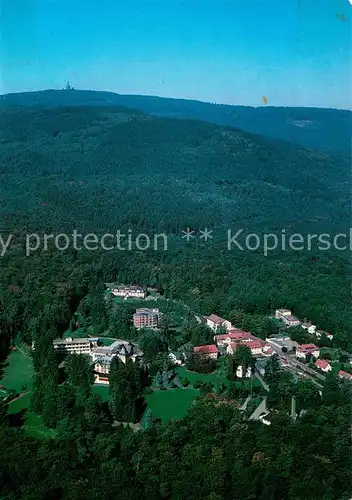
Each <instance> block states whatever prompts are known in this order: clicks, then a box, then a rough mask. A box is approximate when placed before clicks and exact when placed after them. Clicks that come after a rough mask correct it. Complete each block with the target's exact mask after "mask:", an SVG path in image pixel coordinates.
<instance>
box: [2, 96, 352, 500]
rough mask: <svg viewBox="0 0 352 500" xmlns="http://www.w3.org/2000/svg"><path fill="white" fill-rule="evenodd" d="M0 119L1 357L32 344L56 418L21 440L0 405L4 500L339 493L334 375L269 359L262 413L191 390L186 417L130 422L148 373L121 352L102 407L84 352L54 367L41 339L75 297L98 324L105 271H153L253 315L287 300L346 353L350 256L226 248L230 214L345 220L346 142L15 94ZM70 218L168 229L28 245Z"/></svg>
mask: <svg viewBox="0 0 352 500" xmlns="http://www.w3.org/2000/svg"><path fill="white" fill-rule="evenodd" d="M73 94H75V92H72V94H70V95H73ZM18 104H22V103H18ZM160 114H162V113H160ZM0 130H1V136H0V143H1V153H0V155H1V156H0V158H1V161H0V177H1V185H0V223H1V227H0V234H1V236H2V239H1V241H2V242H4V241H5V240H6V239H7V237H9V236H11V240H10V244H9V246H8V248H6V251H4V252H3V255H2V256H1V257H0V259H1V260H0V266H1V267H0V333H1V345H0V349H1V360H2V361H4V360H5V359H6V356H7V354H8V352H9V348H10V347H11V346H12V345H13V344H15V343H16V344H22V343H23V344H25V345H30V344H31V342H32V341H35V342H36V349H35V351H34V354H33V363H34V368H35V372H36V375H35V390H34V392H33V395H32V402H31V404H32V407H33V409H34V411H36V412H37V413H40V414H41V415H42V417H43V419H44V422H45V424H46V425H47V426H48V427H49V428H51V429H55V433H56V434H55V441H54V442H53V441H51V440H44V441H39V440H36V439H33V438H30V437H27V436H25V434H24V433H23V430H22V429H21V427H18V426H16V425H14V422H13V419H12V418H9V417H7V416H6V412H5V408H3V407H2V406H1V415H0V426H1V431H0V436H1V446H2V450H3V451H2V455H1V458H0V491H1V493H0V496H1V498H4V500H15V499H16V500H17V498H23V499H25V500H38V499H43V500H44V499H60V498H63V499H79V498H87V499H96V498H101V499H104V498H106V499H108V498H112V497H114V496H116V497H118V498H121V499H124V498H126V499H127V498H129V499H131V498H136V499H139V498H141V499H142V498H143V499H145V498H147V499H163V498H165V499H174V500H177V499H183V498H185V499H186V498H187V499H189V498H195V499H198V498H199V499H201V498H202V499H203V498H205V499H207V500H221V499H228V498H241V499H248V500H254V499H262V500H266V499H268V500H269V499H270V500H271V499H273V500H276V499H277V500H283V499H286V498H287V499H290V500H301V499H302V500H303V499H308V500H309V499H311V500H314V499H318V498H319V499H323V500H330V499H332V500H335V499H336V500H348V498H350V495H349V491H348V490H349V486H350V476H349V474H350V470H349V469H350V468H349V444H350V443H349V431H348V426H349V411H348V410H349V408H348V406H347V404H346V401H348V399H349V387H348V384H345V383H339V382H337V380H336V378H334V377H331V378H329V377H328V378H327V380H326V382H325V384H324V387H323V390H322V393H321V395H319V393H318V390H317V388H316V387H313V386H312V385H310V384H309V383H302V384H299V385H296V386H294V382H293V381H292V380H286V379H285V377H284V376H282V373H281V372H280V370H279V368H278V367H277V366H275V362H273V366H272V371H271V373H269V375H268V377H269V378H270V377H271V378H270V380H268V383H270V384H271V385H270V390H271V394H270V401H271V403H270V404H271V405H272V407H273V408H274V409H275V411H276V419H275V421H273V424H272V425H271V426H270V427H269V428H267V427H266V426H263V425H262V424H259V423H252V422H248V421H245V420H244V419H243V416H242V414H241V413H240V412H239V410H238V408H236V406H235V405H233V404H230V403H229V402H228V401H229V400H231V395H229V394H227V395H226V397H224V396H223V395H221V397H220V396H219V397H217V396H216V395H214V397H209V395H206V394H201V396H200V397H199V398H198V400H197V401H196V403H195V404H194V405H193V406H192V407H191V409H190V410H189V412H188V414H187V416H186V418H185V419H183V420H181V421H178V422H177V421H175V422H170V423H168V424H161V423H160V422H159V421H155V420H153V419H152V418H150V422H149V425H146V428H145V430H143V431H139V432H133V430H132V429H130V428H129V427H128V426H127V427H123V426H122V425H120V426H119V425H118V426H116V425H115V424H114V425H112V424H113V421H114V420H121V421H123V420H127V421H131V422H135V421H137V420H138V419H137V413H138V412H137V406H138V405H137V404H136V405H135V404H132V403H131V402H133V403H137V402H140V401H143V391H144V390H145V387H146V386H148V382H146V380H145V376H146V374H145V373H144V372H143V371H142V370H139V368H137V366H134V367H133V366H132V365H130V364H128V363H127V364H126V366H123V365H119V364H118V363H117V364H116V366H114V368H113V373H112V383H111V396H112V402H111V404H110V405H108V404H107V403H103V402H102V401H101V399H100V398H99V397H97V395H95V394H93V393H92V391H91V383H92V372H91V369H90V367H89V365H88V364H87V363H85V361H84V358H83V357H82V360H80V361H77V359H76V360H73V359H71V360H70V361H69V362H68V364H67V366H66V367H65V372H66V373H65V374H64V375H63V374H62V369H61V368H60V365H59V362H60V360H58V359H57V357H56V356H55V353H54V352H53V348H52V345H51V340H52V339H53V338H55V337H57V336H59V335H62V334H63V332H64V331H65V330H66V329H67V328H68V326H69V324H70V321H71V320H72V317H73V315H74V313H76V311H77V308H78V310H79V311H81V312H82V313H84V311H85V308H86V309H87V311H89V314H90V316H91V317H92V321H93V322H94V321H96V322H97V323H98V322H100V323H101V322H105V321H107V322H108V321H109V319H108V318H104V314H103V313H102V311H103V309H104V304H103V302H102V291H103V290H104V285H103V284H104V283H105V282H113V281H117V282H120V283H137V284H140V285H143V286H155V287H157V288H158V289H161V290H163V294H164V297H165V298H170V299H175V300H182V302H183V303H184V304H187V307H188V308H189V310H191V311H193V312H196V313H197V314H210V313H213V312H214V313H218V314H220V315H222V316H224V317H229V318H230V319H231V318H234V317H236V314H238V311H241V314H242V315H243V317H244V318H246V319H247V321H248V317H249V316H250V315H253V317H254V318H258V322H257V323H258V324H256V325H255V326H256V327H258V325H259V323H260V322H261V321H262V318H263V317H264V316H268V315H269V314H271V313H272V312H273V310H274V309H275V308H277V307H285V306H287V307H290V308H291V309H292V310H293V311H294V312H295V314H297V315H298V316H300V317H301V318H302V319H304V318H307V319H310V320H311V321H313V322H314V323H315V324H316V325H317V326H318V327H319V328H323V329H324V330H327V331H331V332H332V333H333V334H334V337H335V338H334V341H335V342H336V345H337V346H339V347H341V348H342V349H348V350H350V351H351V339H350V325H351V309H350V276H349V269H348V264H349V256H348V253H346V252H344V251H337V250H331V251H319V250H318V249H317V248H312V249H311V250H310V251H294V250H288V251H283V250H281V249H277V250H275V251H272V252H270V253H269V254H268V255H267V256H264V255H263V251H262V249H260V248H259V249H258V250H257V251H241V250H239V249H237V250H236V249H233V250H231V251H229V250H228V248H227V245H226V241H227V231H228V229H231V230H232V231H234V232H236V231H237V230H238V229H240V228H243V230H244V233H245V234H248V233H253V232H255V233H258V234H260V235H262V234H263V233H264V232H275V231H276V232H278V233H280V231H281V230H282V229H285V230H286V231H287V233H288V234H293V233H295V232H301V233H304V234H305V233H308V232H309V233H330V232H332V233H333V234H335V233H339V232H348V226H349V215H350V214H349V209H350V207H349V200H348V197H349V181H350V179H349V158H348V156H347V155H343V154H341V155H337V154H336V153H333V154H329V153H327V152H321V151H315V150H307V149H304V148H303V147H300V146H295V145H294V144H293V143H292V142H290V143H288V142H282V141H280V140H275V139H268V138H264V137H261V136H256V135H251V134H249V133H248V132H243V131H241V130H239V129H234V128H230V127H228V126H219V125H215V124H211V123H205V122H198V121H193V120H189V121H188V120H179V119H166V118H162V117H152V116H150V115H147V114H144V113H142V112H140V111H136V110H130V109H127V108H121V107H117V106H108V105H106V104H105V105H104V106H103V107H101V106H75V107H59V108H55V107H51V108H46V107H45V106H44V107H25V108H19V107H11V106H8V107H4V108H3V109H2V110H1V112H0ZM186 228H191V229H192V230H194V231H195V234H196V235H197V236H198V235H199V234H200V231H201V230H203V229H204V228H208V229H211V230H212V231H213V239H212V240H211V241H208V242H206V241H204V240H202V239H200V238H198V237H197V238H194V239H191V241H189V242H186V241H185V239H184V238H182V235H183V233H182V231H183V230H185V229H186ZM74 230H77V231H78V232H79V233H82V234H87V233H96V234H98V235H103V234H105V233H113V234H114V233H116V231H117V230H120V231H121V232H122V233H128V230H130V231H131V232H132V234H138V233H139V232H143V233H146V234H149V235H153V234H155V233H161V232H164V233H165V234H167V237H168V248H167V250H165V249H164V248H163V247H161V248H158V249H157V250H156V251H154V250H152V249H149V250H145V251H141V250H138V249H135V248H133V249H132V250H125V251H122V250H119V249H114V250H110V251H103V250H101V249H100V250H95V251H89V250H87V249H82V250H77V249H74V248H72V247H71V246H69V248H67V250H64V251H61V250H59V249H57V248H54V246H53V244H52V240H51V243H50V244H49V245H48V248H43V246H42V245H39V246H38V248H37V249H36V250H33V251H31V252H30V253H29V254H28V252H27V255H26V234H31V233H36V234H37V235H38V238H40V241H42V240H41V239H42V237H43V235H44V233H46V234H60V233H67V234H68V235H70V234H72V232H73V231H74ZM254 323H255V322H254ZM116 324H117V325H121V321H120V323H116ZM266 325H267V324H266V323H265V324H264V323H263V331H262V332H261V333H262V336H263V337H265V334H266V333H268V332H267V331H266V328H267V326H266ZM259 326H260V325H259ZM101 328H102V329H103V327H101ZM268 328H269V327H268ZM112 329H114V327H112ZM116 330H119V331H116V332H114V333H115V335H116V336H118V335H119V334H120V333H121V331H120V326H117V327H116ZM112 333H113V332H112ZM127 333H128V332H127ZM188 333H189V335H190V338H195V334H194V332H188ZM192 335H193V336H194V337H192ZM197 335H198V338H197V340H200V339H201V338H202V332H198V333H197ZM169 340H170V339H169ZM208 340H209V339H204V341H208ZM170 343H171V340H170ZM146 344H147V343H146ZM145 347H146V349H147V348H148V346H147V345H146V346H145ZM150 352H151V355H150V360H151V361H153V359H152V358H153V352H152V349H150ZM292 393H294V394H296V396H297V401H298V404H300V405H301V408H302V409H305V410H306V413H305V415H303V416H302V417H301V418H299V419H298V420H297V421H296V422H292V420H290V418H289V416H288V414H287V407H288V404H289V397H288V396H291V394H292ZM23 457H25V459H24V458H23Z"/></svg>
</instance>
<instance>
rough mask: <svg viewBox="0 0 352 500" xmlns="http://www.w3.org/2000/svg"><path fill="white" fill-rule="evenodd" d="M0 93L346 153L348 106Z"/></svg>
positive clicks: (21, 100) (25, 101) (12, 100)
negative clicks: (128, 111)
mask: <svg viewBox="0 0 352 500" xmlns="http://www.w3.org/2000/svg"><path fill="white" fill-rule="evenodd" d="M0 99H1V101H0V102H1V104H2V106H7V105H9V106H33V105H41V106H44V107H55V106H102V105H103V106H126V107H128V108H134V109H139V110H142V111H144V112H146V113H149V114H153V115H157V116H164V117H170V118H187V119H195V120H202V121H208V122H211V123H214V124H218V125H227V126H231V127H237V128H240V129H242V130H245V131H247V132H251V133H255V134H260V135H264V136H267V137H271V138H277V139H282V140H285V141H289V142H292V143H296V144H299V145H302V146H304V147H307V148H312V149H319V150H323V151H328V152H337V153H342V154H345V155H350V137H351V124H352V122H351V116H352V115H351V111H344V110H336V109H322V108H299V107H297V108H296V107H295V108H292V107H291V108H290V107H271V106H267V107H258V108H254V107H249V106H230V105H220V104H212V103H205V102H200V101H193V100H186V99H169V98H161V97H151V96H140V95H120V94H116V93H113V92H101V91H86V90H71V91H64V90H63V91H60V90H45V91H38V92H26V93H17V94H7V95H3V96H0Z"/></svg>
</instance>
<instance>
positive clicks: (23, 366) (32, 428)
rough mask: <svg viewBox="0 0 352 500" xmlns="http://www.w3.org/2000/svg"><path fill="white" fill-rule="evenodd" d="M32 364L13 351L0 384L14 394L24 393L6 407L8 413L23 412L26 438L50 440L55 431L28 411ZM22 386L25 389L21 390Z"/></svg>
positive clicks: (29, 359)
mask: <svg viewBox="0 0 352 500" xmlns="http://www.w3.org/2000/svg"><path fill="white" fill-rule="evenodd" d="M33 375H34V369H33V363H32V358H31V357H30V356H26V355H25V354H24V353H23V352H21V351H13V352H11V354H10V355H9V357H8V358H7V362H6V366H5V370H4V376H3V378H2V380H0V384H1V385H4V386H5V387H7V388H8V389H15V390H16V392H18V393H22V392H25V393H27V392H28V394H25V395H24V396H23V397H20V398H19V399H16V400H14V401H13V402H10V403H9V405H8V413H9V414H11V413H19V412H21V411H23V410H24V412H25V417H24V418H25V420H24V426H23V427H24V430H25V432H26V434H27V435H28V436H32V437H37V438H51V437H54V436H55V431H53V430H51V429H48V428H46V427H45V426H44V424H43V422H42V419H41V417H40V415H36V414H35V413H33V412H32V411H30V410H29V407H30V401H31V395H30V392H31V390H32V388H33ZM23 386H25V387H27V389H26V390H23Z"/></svg>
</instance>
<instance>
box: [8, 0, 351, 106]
mask: <svg viewBox="0 0 352 500" xmlns="http://www.w3.org/2000/svg"><path fill="white" fill-rule="evenodd" d="M0 4H1V9H2V47H1V62H2V75H1V76H2V77H1V86H0V92H1V93H7V92H20V91H27V90H40V89H45V88H61V87H63V86H64V84H65V82H66V80H70V82H71V84H72V85H73V86H74V87H76V88H83V89H95V90H110V91H114V92H119V93H123V94H149V95H160V96H165V97H182V98H188V99H199V100H204V101H210V102H217V103H228V104H244V105H252V106H260V105H262V96H267V97H268V99H269V104H271V105H273V106H324V107H334V108H349V109H350V108H351V91H350V86H351V85H350V84H351V73H350V72H351V23H350V21H351V15H352V6H351V5H350V4H349V2H348V0H281V1H279V0H253V1H251V0H228V1H224V0H211V1H209V0H185V1H178V0H158V1H157V0H145V1H139V0H138V1H137V0H124V1H122V0H100V1H96V0H70V1H68V0H0ZM339 14H343V15H344V16H345V18H346V20H342V19H341V18H340V17H339Z"/></svg>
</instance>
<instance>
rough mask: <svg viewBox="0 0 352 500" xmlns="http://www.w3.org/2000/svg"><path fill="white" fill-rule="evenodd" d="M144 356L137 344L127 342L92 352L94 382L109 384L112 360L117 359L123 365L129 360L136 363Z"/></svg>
mask: <svg viewBox="0 0 352 500" xmlns="http://www.w3.org/2000/svg"><path fill="white" fill-rule="evenodd" d="M142 356H143V351H141V350H140V348H139V346H138V345H137V344H132V342H128V341H126V340H120V339H118V340H116V341H115V342H113V343H112V344H111V345H110V346H100V347H96V348H95V349H93V351H92V352H91V357H92V362H93V369H94V381H95V382H96V383H103V384H108V383H109V373H110V367H111V362H112V360H113V359H114V358H115V357H117V358H118V359H120V360H121V361H122V362H123V363H126V361H127V360H128V359H130V360H131V361H133V362H136V361H137V360H138V359H141V358H142Z"/></svg>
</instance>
